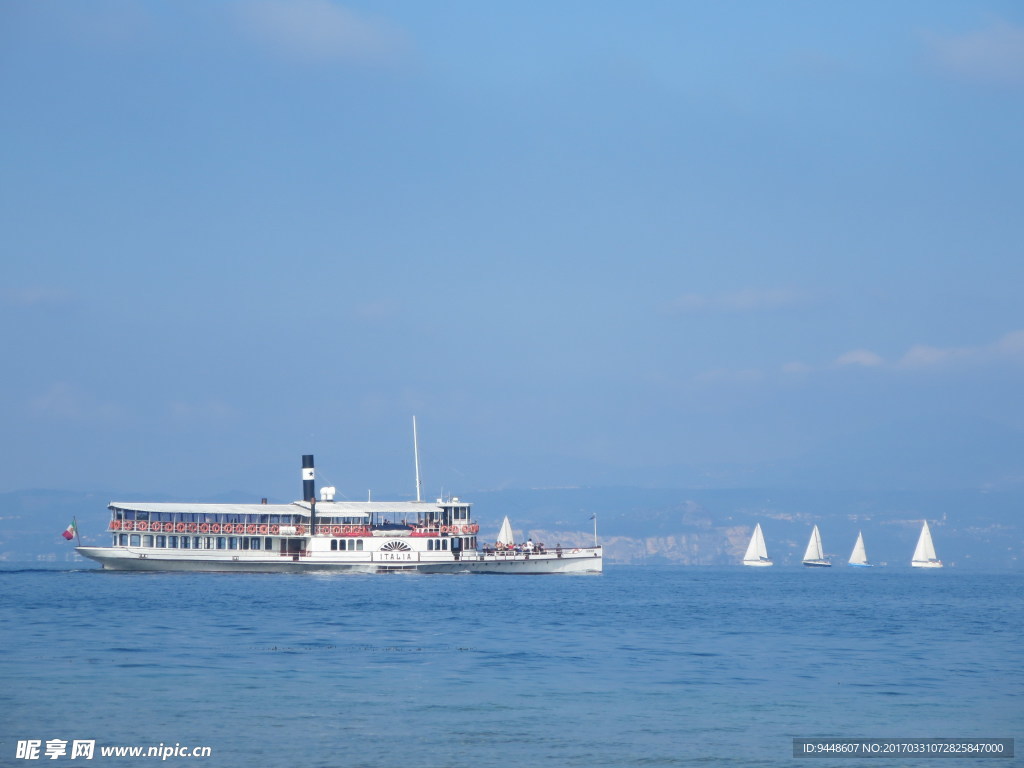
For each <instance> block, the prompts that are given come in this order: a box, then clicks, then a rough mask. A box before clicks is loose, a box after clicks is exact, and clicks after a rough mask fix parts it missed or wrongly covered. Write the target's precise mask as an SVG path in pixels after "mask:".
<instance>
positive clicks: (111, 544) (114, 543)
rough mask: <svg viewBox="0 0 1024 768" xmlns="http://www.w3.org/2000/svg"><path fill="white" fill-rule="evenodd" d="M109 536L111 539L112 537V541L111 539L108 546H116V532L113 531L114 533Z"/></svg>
mask: <svg viewBox="0 0 1024 768" xmlns="http://www.w3.org/2000/svg"><path fill="white" fill-rule="evenodd" d="M110 538H111V539H113V541H111V542H110V546H112V547H116V546H117V534H116V533H115V534H114V535H113V536H111V537H110Z"/></svg>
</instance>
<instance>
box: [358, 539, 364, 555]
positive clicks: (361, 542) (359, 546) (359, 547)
mask: <svg viewBox="0 0 1024 768" xmlns="http://www.w3.org/2000/svg"><path fill="white" fill-rule="evenodd" d="M356 550H357V551H359V552H362V551H363V540H362V539H356Z"/></svg>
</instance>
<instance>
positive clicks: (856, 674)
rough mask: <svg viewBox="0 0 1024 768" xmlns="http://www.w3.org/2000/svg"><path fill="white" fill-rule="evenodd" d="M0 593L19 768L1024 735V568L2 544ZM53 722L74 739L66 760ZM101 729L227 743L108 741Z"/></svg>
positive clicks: (672, 759)
mask: <svg viewBox="0 0 1024 768" xmlns="http://www.w3.org/2000/svg"><path fill="white" fill-rule="evenodd" d="M0 601H2V603H0V765H4V766H7V765H32V764H37V765H38V764H39V763H40V762H45V764H47V765H86V766H88V765H99V766H102V765H110V766H128V765H154V764H156V763H161V762H165V763H169V764H177V765H183V764H187V765H198V766H206V767H207V768H226V767H232V768H233V767H235V766H237V767H238V768H241V767H242V766H246V767H250V766H257V767H259V766H353V767H358V766H365V767H366V768H378V767H380V768H392V767H399V766H412V767H417V768H418V767H420V766H423V767H433V766H449V767H451V768H462V767H463V766H465V767H466V768H469V767H470V766H586V767H588V768H590V767H594V768H597V767H600V766H615V767H616V768H619V767H621V766H781V765H786V766H791V765H793V764H794V763H797V764H804V765H806V766H807V768H826V766H830V765H838V766H844V768H851V767H852V766H854V765H858V764H861V763H862V762H864V761H860V760H851V759H836V758H811V759H803V760H798V759H796V758H794V757H793V746H792V745H793V739H794V738H811V737H813V738H824V737H834V738H881V737H885V738H925V737H927V738H935V737H939V738H962V737H973V738H1009V737H1012V738H1016V739H1017V742H1016V745H1017V749H1021V748H1024V744H1021V737H1022V736H1024V728H1022V725H1024V640H1022V629H1024V574H1021V573H1019V572H1004V573H991V574H986V573H978V572H962V571H956V570H954V569H945V570H942V571H917V570H912V569H910V568H875V569H854V568H845V567H835V568H832V569H799V568H783V567H774V568H758V569H755V568H742V567H735V568H721V569H712V568H693V567H691V568H687V567H670V566H651V567H625V566H622V567H616V566H608V567H607V568H606V571H605V573H604V574H602V575H590V576H533V577H526V576H483V575H430V576H425V575H385V576H368V575H343V574H329V573H323V574H281V575H261V574H187V573H184V574H183V573H158V574H146V573H117V572H104V571H99V570H95V569H92V568H89V567H82V568H80V569H70V568H39V567H34V566H19V565H16V564H7V565H5V566H3V567H2V568H0ZM31 740H36V741H38V742H40V744H41V747H40V751H39V757H38V758H37V759H36V760H34V761H33V760H30V759H27V758H26V757H25V749H26V747H25V744H26V742H28V741H31ZM50 740H64V741H67V743H68V750H67V752H66V754H57V755H56V756H55V757H53V758H48V757H47V756H46V753H45V749H46V746H47V742H48V741H50ZM75 740H81V741H93V742H95V752H94V756H93V757H92V758H86V757H84V756H80V757H77V758H74V759H72V757H71V749H70V746H71V744H72V742H73V741H75ZM104 745H106V746H111V745H119V746H133V745H135V746H142V747H149V746H158V745H160V746H161V747H165V748H175V745H178V748H180V749H192V748H195V747H208V748H209V756H208V757H201V758H195V757H187V758H186V757H181V756H170V757H167V759H166V760H161V759H160V758H159V757H151V758H136V759H132V758H128V757H119V758H118V757H102V756H101V755H100V747H101V746H104ZM19 750H20V752H19ZM19 754H20V755H21V756H20V757H19ZM163 754H167V753H166V752H165V753H163ZM930 762H931V761H929V760H922V759H916V758H909V757H904V758H894V759H887V760H882V761H881V762H880V763H878V762H877V761H872V763H873V764H879V765H881V766H885V767H886V768H890V767H892V768H894V767H895V766H897V765H925V764H930ZM941 764H946V763H945V762H943V763H941ZM948 764H949V765H950V766H954V765H988V766H992V767H993V768H998V766H1009V765H1017V764H1021V759H1020V758H1013V759H1006V758H1001V759H980V758H966V759H964V758H960V759H956V760H955V761H954V762H950V763H948Z"/></svg>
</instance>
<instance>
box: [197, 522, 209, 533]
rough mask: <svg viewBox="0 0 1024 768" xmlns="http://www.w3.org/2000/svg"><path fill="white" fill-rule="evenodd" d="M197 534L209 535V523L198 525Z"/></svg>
mask: <svg viewBox="0 0 1024 768" xmlns="http://www.w3.org/2000/svg"><path fill="white" fill-rule="evenodd" d="M199 532H200V533H209V532H210V524H209V523H200V524H199Z"/></svg>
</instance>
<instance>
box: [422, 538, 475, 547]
mask: <svg viewBox="0 0 1024 768" xmlns="http://www.w3.org/2000/svg"><path fill="white" fill-rule="evenodd" d="M456 539H458V542H459V546H454V545H453V546H452V549H476V536H465V537H462V536H453V537H452V538H441V539H427V550H437V549H440V550H447V549H448V542H449V541H452V542H454V541H455V540H456Z"/></svg>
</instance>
